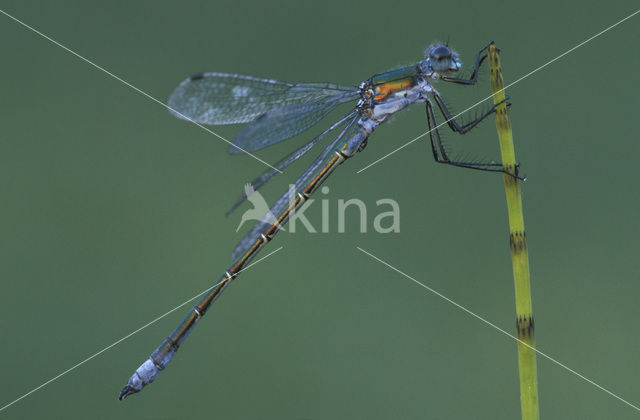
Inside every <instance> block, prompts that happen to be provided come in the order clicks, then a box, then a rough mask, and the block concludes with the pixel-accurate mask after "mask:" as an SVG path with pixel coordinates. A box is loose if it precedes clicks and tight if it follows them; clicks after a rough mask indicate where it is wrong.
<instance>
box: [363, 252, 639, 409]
mask: <svg viewBox="0 0 640 420" xmlns="http://www.w3.org/2000/svg"><path fill="white" fill-rule="evenodd" d="M356 248H358V250H359V251H361V252H363V253H364V254H367V255H368V256H370V257H371V258H373V259H374V260H376V261H378V262H379V263H382V264H384V265H386V266H387V267H389V268H390V269H392V270H393V271H395V272H396V273H398V274H401V275H403V276H404V277H406V278H408V279H409V280H411V281H412V282H414V283H416V284H417V285H419V286H421V287H423V288H425V289H427V290H428V291H430V292H431V293H433V294H435V295H436V296H438V297H440V298H442V299H444V300H446V301H447V302H449V303H450V304H452V305H454V306H456V307H457V308H459V309H462V310H463V311H465V312H466V313H468V314H469V315H471V316H473V317H474V318H476V319H479V320H480V321H482V322H484V323H485V324H487V325H489V326H490V327H492V328H494V329H496V330H498V331H500V332H501V333H502V334H504V335H506V336H507V337H510V338H513V339H514V340H515V341H517V342H518V343H520V344H522V345H524V346H526V347H528V348H530V349H531V350H533V351H535V352H536V353H538V354H539V355H540V356H542V357H544V358H545V359H548V360H550V361H552V362H553V363H555V364H556V365H558V366H560V367H561V368H563V369H566V370H568V371H569V372H571V373H573V374H574V375H576V376H578V377H579V378H581V379H583V380H585V381H587V382H589V383H590V384H591V385H593V386H595V387H596V388H598V389H600V390H602V391H604V392H606V393H607V394H609V395H611V396H612V397H614V398H616V399H618V400H620V401H622V402H623V403H625V404H627V405H628V406H629V407H632V408H634V409H636V410H637V411H640V408H639V407H637V406H636V405H634V404H632V403H630V402H629V401H627V400H625V399H623V398H622V397H619V396H617V395H616V394H614V393H613V392H611V391H609V390H608V389H606V388H605V387H603V386H600V385H598V384H597V383H595V382H593V381H592V380H591V379H589V378H587V377H586V376H584V375H581V374H580V373H578V372H576V371H575V370H573V369H571V368H570V367H568V366H567V365H564V364H562V363H561V362H559V361H557V360H556V359H554V358H553V357H551V356H549V355H547V354H545V353H543V352H541V351H540V350H538V349H536V348H535V347H532V346H530V345H529V344H527V343H525V342H524V341H522V340H520V339H518V338H517V337H516V336H514V335H512V334H510V333H508V332H507V331H505V330H503V329H502V328H500V327H498V326H497V325H495V324H494V323H492V322H491V321H488V320H486V319H485V318H483V317H481V316H480V315H478V314H476V313H474V312H472V311H471V310H469V309H467V308H465V307H464V306H462V305H460V304H459V303H457V302H455V301H453V300H451V299H449V298H448V297H446V296H445V295H443V294H442V293H440V292H438V291H436V290H434V289H432V288H431V287H429V286H427V285H426V284H424V283H421V282H419V281H418V280H416V279H414V278H413V277H411V276H410V275H408V274H406V273H404V272H402V271H400V270H398V269H397V268H395V267H394V266H392V265H391V264H389V263H388V262H386V261H383V260H381V259H380V258H378V257H376V256H375V255H373V254H371V253H370V252H367V251H365V250H364V249H362V248H360V247H359V246H356Z"/></svg>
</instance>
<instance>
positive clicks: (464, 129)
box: [433, 89, 511, 134]
mask: <svg viewBox="0 0 640 420" xmlns="http://www.w3.org/2000/svg"><path fill="white" fill-rule="evenodd" d="M433 97H434V98H435V100H436V105H438V108H440V111H441V112H442V115H444V117H445V118H446V120H447V124H448V125H449V127H450V128H451V130H453V131H455V132H457V133H460V134H466V133H468V132H469V131H471V129H473V128H474V127H475V126H476V125H478V124H479V123H480V122H481V121H482V120H484V119H485V118H487V117H488V116H489V115H491V114H493V112H494V111H495V110H496V107H497V106H498V105H500V104H501V103H502V102H500V103H498V104H495V105H493V106H492V107H491V108H489V109H488V110H487V111H486V112H484V113H482V115H480V116H479V117H477V118H475V119H473V120H471V121H469V122H467V123H463V124H461V123H459V122H458V121H456V115H453V113H452V112H451V111H450V110H449V108H448V107H447V104H445V102H444V99H442V96H440V93H439V92H438V91H437V90H435V89H434V90H433ZM507 99H509V97H508V96H507ZM507 99H505V101H506V100H507ZM507 106H511V104H509V103H508V104H507Z"/></svg>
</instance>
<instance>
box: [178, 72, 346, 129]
mask: <svg viewBox="0 0 640 420" xmlns="http://www.w3.org/2000/svg"><path fill="white" fill-rule="evenodd" d="M354 94H355V95H357V89H356V88H354V87H350V86H340V85H337V84H332V83H287V82H280V81H277V80H271V79H260V78H257V77H251V76H242V75H239V74H227V73H201V74H197V75H194V76H191V77H189V78H188V79H186V80H184V81H183V82H182V83H180V85H178V87H177V88H176V89H175V90H174V91H173V93H172V94H171V96H170V97H169V101H168V105H169V107H170V108H171V109H172V111H171V112H172V114H173V115H175V116H176V117H178V118H181V119H184V120H191V121H195V122H198V123H200V124H209V125H223V124H243V123H248V122H251V121H253V120H255V119H257V118H258V117H260V116H261V115H263V114H265V113H267V112H269V111H271V110H273V109H275V108H280V107H288V106H292V105H301V104H308V103H313V102H324V101H326V100H327V99H329V98H331V97H334V96H341V95H354ZM354 97H355V96H354Z"/></svg>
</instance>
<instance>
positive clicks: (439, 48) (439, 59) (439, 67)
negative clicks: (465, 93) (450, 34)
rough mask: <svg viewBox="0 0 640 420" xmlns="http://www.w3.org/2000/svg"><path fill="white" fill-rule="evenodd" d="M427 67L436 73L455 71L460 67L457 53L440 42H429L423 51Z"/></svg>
mask: <svg viewBox="0 0 640 420" xmlns="http://www.w3.org/2000/svg"><path fill="white" fill-rule="evenodd" d="M424 58H425V59H426V60H427V61H428V63H429V67H431V69H432V70H433V71H435V72H436V73H455V72H457V71H458V70H460V68H461V67H462V63H461V62H460V60H459V59H458V54H456V53H455V52H454V51H452V50H451V49H449V47H446V46H444V45H441V44H431V45H429V47H428V48H427V49H426V51H425V52H424Z"/></svg>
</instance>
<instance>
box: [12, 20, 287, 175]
mask: <svg viewBox="0 0 640 420" xmlns="http://www.w3.org/2000/svg"><path fill="white" fill-rule="evenodd" d="M0 13H2V14H3V15H5V16H6V17H8V18H9V19H11V20H13V21H15V22H17V23H19V24H20V25H22V26H24V27H25V28H27V29H29V30H30V31H32V32H34V33H36V34H38V35H40V36H41V37H43V38H44V39H46V40H48V41H50V42H52V43H53V44H55V45H57V46H58V47H60V48H62V49H63V50H65V51H67V52H68V53H71V54H73V55H75V56H76V57H78V58H79V59H81V60H82V61H84V62H85V63H87V64H90V65H92V66H93V67H95V68H97V69H98V70H100V71H102V72H103V73H105V74H108V75H109V76H111V77H113V78H114V79H116V80H117V81H119V82H120V83H123V84H124V85H126V86H128V87H130V88H131V89H133V90H135V91H136V92H138V93H139V94H141V95H143V96H145V97H147V98H149V99H151V100H152V101H154V102H156V103H157V104H159V105H161V106H163V107H165V108H167V109H168V110H170V111H171V112H173V113H175V114H176V115H179V116H180V117H181V118H183V119H185V120H187V121H190V122H192V123H194V124H195V125H197V126H198V127H200V128H202V129H203V130H205V131H206V132H208V133H210V134H213V135H214V136H216V137H218V138H219V139H221V140H224V141H225V142H227V143H228V144H230V145H233V146H234V147H235V148H237V149H239V150H241V151H242V152H244V153H246V154H247V155H249V156H251V157H252V158H254V159H255V160H257V161H259V162H261V163H264V164H265V165H267V166H268V167H270V168H271V169H274V170H276V171H277V172H279V173H282V171H281V170H279V169H278V168H275V167H273V166H271V165H270V164H268V163H267V162H265V161H264V160H262V159H260V158H259V157H257V156H255V155H254V154H252V153H249V152H247V151H246V150H244V149H243V148H241V147H239V146H236V145H234V144H233V143H232V142H230V141H229V140H227V139H225V138H224V137H222V136H221V135H219V134H218V133H215V132H214V131H212V130H210V129H209V128H207V127H205V126H204V125H202V124H200V123H198V122H196V121H194V120H193V119H191V118H189V117H187V116H186V115H184V114H182V113H180V112H178V111H176V110H175V109H173V108H171V107H170V106H169V105H167V104H165V103H164V102H162V101H160V100H158V99H156V98H154V97H153V96H151V95H149V94H148V93H147V92H145V91H143V90H141V89H138V88H137V87H135V86H134V85H132V84H131V83H129V82H127V81H126V80H124V79H122V78H120V77H118V76H116V75H115V74H113V73H111V72H110V71H109V70H107V69H105V68H103V67H101V66H99V65H98V64H96V63H94V62H93V61H91V60H89V59H88V58H85V57H83V56H81V55H80V54H78V53H77V52H75V51H73V50H71V49H70V48H67V47H65V46H64V45H62V44H61V43H59V42H58V41H56V40H54V39H52V38H51V37H49V36H47V35H45V34H43V33H42V32H40V31H38V30H37V29H35V28H33V27H31V26H29V25H27V24H26V23H24V22H23V21H21V20H20V19H18V18H16V17H14V16H12V15H10V14H9V13H7V12H5V11H4V10H2V9H0Z"/></svg>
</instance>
